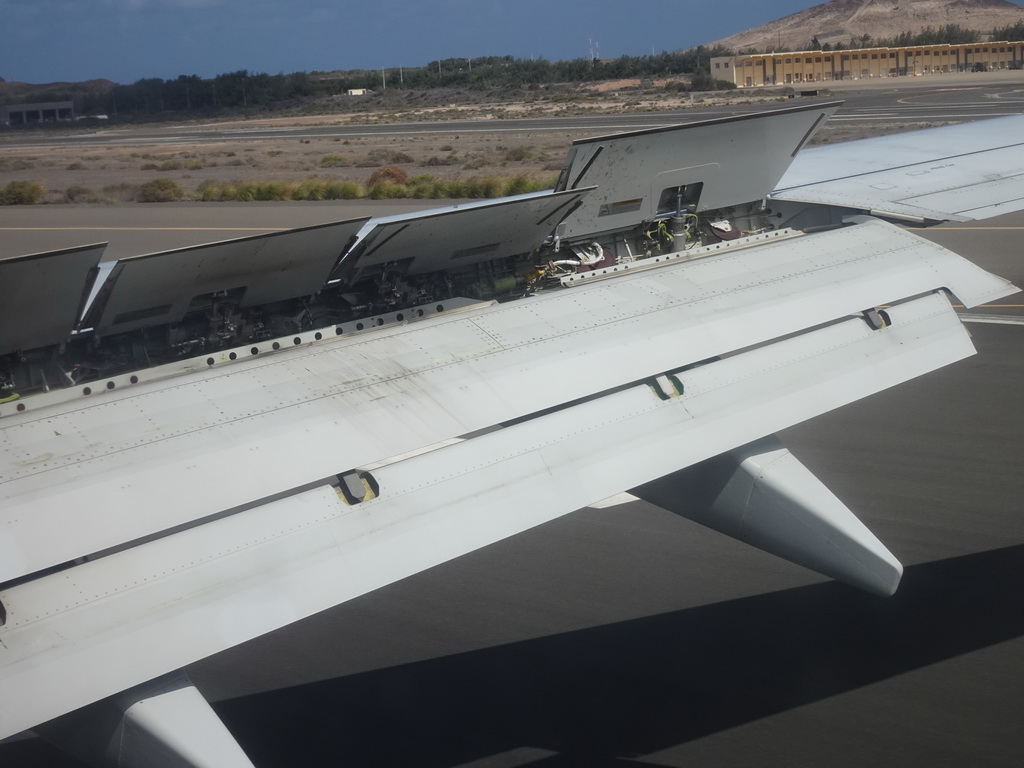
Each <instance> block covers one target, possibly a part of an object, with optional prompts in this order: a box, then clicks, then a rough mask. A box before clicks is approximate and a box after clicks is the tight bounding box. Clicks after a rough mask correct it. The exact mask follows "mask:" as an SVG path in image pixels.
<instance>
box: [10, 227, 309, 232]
mask: <svg viewBox="0 0 1024 768" xmlns="http://www.w3.org/2000/svg"><path fill="white" fill-rule="evenodd" d="M288 229H292V227H0V232H285V231H287V230H288Z"/></svg>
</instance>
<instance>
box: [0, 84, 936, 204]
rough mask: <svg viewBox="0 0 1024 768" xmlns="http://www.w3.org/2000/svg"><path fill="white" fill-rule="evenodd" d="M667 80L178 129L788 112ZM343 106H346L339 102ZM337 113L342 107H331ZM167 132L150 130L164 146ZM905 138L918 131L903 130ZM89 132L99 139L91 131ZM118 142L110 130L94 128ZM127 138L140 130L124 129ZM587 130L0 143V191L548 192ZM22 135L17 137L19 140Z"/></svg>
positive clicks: (53, 198)
mask: <svg viewBox="0 0 1024 768" xmlns="http://www.w3.org/2000/svg"><path fill="white" fill-rule="evenodd" d="M667 82H668V81H657V82H652V81H644V82H642V83H641V82H640V81H637V80H618V81H608V82H604V83H597V84H588V85H586V86H581V87H580V88H578V89H577V90H575V91H572V92H569V93H567V92H566V91H557V92H552V93H550V94H548V95H543V96H540V97H537V98H532V99H530V100H528V101H519V102H516V101H495V100H492V101H484V102H480V101H476V102H473V103H463V104H458V103H454V102H453V103H449V104H444V105H432V106H414V104H415V103H416V100H415V99H412V100H408V99H402V100H391V101H386V100H382V101H381V103H380V105H379V108H378V109H363V110H360V111H357V112H352V111H347V112H344V113H339V114H318V115H284V116H276V117H268V118H258V119H247V120H237V119H236V120H227V121H218V122H216V123H210V124H198V123H189V124H181V125H179V126H174V127H180V128H181V133H182V135H183V138H184V136H185V135H187V133H188V132H189V131H194V130H197V129H202V128H214V129H242V128H250V129H251V128H256V127H260V128H269V127H288V126H309V125H318V126H331V125H338V126H342V125H354V124H380V123H409V122H422V121H438V120H444V119H461V120H467V119H469V120H481V121H486V120H493V119H500V118H512V117H555V116H568V115H576V114H624V113H628V112H657V111H664V110H670V109H680V108H686V107H688V106H693V107H708V106H716V105H721V104H730V103H764V104H765V105H766V106H771V104H772V103H791V102H790V99H789V95H790V93H792V90H791V89H774V90H764V91H759V92H758V93H756V94H755V93H750V92H739V91H731V92H724V93H721V94H690V93H687V92H680V93H670V92H668V91H666V90H665V85H666V84H667ZM339 98H344V97H339ZM339 109H340V107H339ZM168 127H171V126H168V125H161V126H154V129H155V130H160V132H161V134H164V135H166V129H167V128H168ZM908 127H925V126H923V125H921V126H908ZM91 130H93V131H95V129H91ZM101 130H104V132H109V134H110V135H111V136H116V134H117V131H118V129H116V128H111V129H101ZM131 130H132V132H133V133H137V132H138V131H139V127H138V126H132V127H131ZM865 131H866V128H865V129H851V128H845V129H839V128H835V129H830V128H826V130H825V131H823V139H824V140H825V141H832V140H835V141H845V140H849V139H853V138H859V137H860V135H863V134H864V133H865ZM585 133H586V132H584V131H564V132H560V131H545V132H543V133H539V132H529V131H524V132H521V133H477V132H474V133H465V132H463V133H461V134H460V133H457V132H453V133H451V134H429V135H419V136H414V135H402V136H387V135H383V136H362V137H351V138H349V137H330V136H325V137H311V138H303V137H294V138H268V139H265V140H263V139H256V140H248V139H247V140H241V141H224V142H222V143H202V144H199V143H191V142H188V141H186V140H183V141H182V142H181V143H166V142H165V141H162V142H161V143H159V144H157V143H153V144H147V143H146V142H145V141H144V140H142V141H139V140H136V139H133V140H132V141H131V142H130V143H129V142H126V143H122V144H112V145H109V146H102V147H97V146H92V147H82V146H75V145H74V143H73V142H69V143H68V144H66V145H63V146H55V147H45V148H40V147H21V146H17V145H14V144H8V143H6V142H4V140H3V137H0V188H2V187H3V186H4V185H6V184H7V183H8V182H10V181H15V180H18V181H21V180H25V181H38V182H41V183H42V184H43V185H44V187H45V188H46V190H47V196H46V201H47V202H66V201H68V200H69V198H71V200H72V201H77V202H95V201H108V202H121V201H126V200H132V199H135V197H134V196H135V195H136V194H137V191H138V186H139V185H141V184H143V183H144V182H146V181H150V180H152V179H156V178H170V179H173V180H175V181H176V182H178V184H180V185H181V187H182V188H183V189H184V190H185V192H186V194H188V195H190V196H194V195H196V194H197V191H198V190H199V189H200V188H201V187H202V185H203V184H204V183H209V182H224V183H229V184H230V183H238V182H245V181H294V182H298V181H302V180H305V179H310V178H318V179H326V180H330V181H354V182H358V183H361V184H366V183H367V181H368V180H369V178H370V176H371V174H373V172H374V171H375V170H376V169H378V168H380V167H383V166H389V165H394V166H398V167H400V168H401V169H402V170H403V171H404V172H405V173H406V174H407V175H408V176H409V177H415V176H417V175H421V174H429V175H431V176H433V177H435V178H438V179H454V178H467V177H478V176H494V175H496V176H507V177H511V176H517V175H521V174H522V175H527V176H531V177H535V178H540V179H543V180H549V179H550V180H551V181H553V180H554V178H555V176H556V175H557V173H558V171H559V170H560V168H561V165H562V160H563V159H564V157H565V154H566V151H567V148H568V146H569V144H570V143H571V142H572V141H573V140H574V139H576V138H580V137H582V136H583V135H585ZM23 136H24V134H23V133H21V132H19V136H18V137H19V138H21V137H23Z"/></svg>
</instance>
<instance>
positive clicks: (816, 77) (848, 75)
mask: <svg viewBox="0 0 1024 768" xmlns="http://www.w3.org/2000/svg"><path fill="white" fill-rule="evenodd" d="M1022 67H1024V42H1019V41H1018V42H1013V43H1010V42H989V43H962V44H957V45H949V44H943V45H918V46H913V47H907V48H852V49H849V50H842V51H789V52H786V53H748V54H741V55H739V56H720V57H716V58H713V59H711V76H712V77H714V78H716V79H718V80H727V81H730V82H733V83H735V84H736V85H737V86H739V87H740V88H752V87H755V86H762V85H796V84H806V83H827V82H830V81H833V80H858V79H874V78H880V77H906V76H915V75H931V74H938V73H945V72H979V71H988V70H994V69H1020V68H1022Z"/></svg>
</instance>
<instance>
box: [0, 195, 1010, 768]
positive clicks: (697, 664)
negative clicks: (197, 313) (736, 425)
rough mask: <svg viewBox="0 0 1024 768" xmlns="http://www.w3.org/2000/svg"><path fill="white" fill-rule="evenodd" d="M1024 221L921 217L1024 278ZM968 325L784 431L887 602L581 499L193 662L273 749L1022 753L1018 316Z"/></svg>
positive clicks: (484, 754)
mask: <svg viewBox="0 0 1024 768" xmlns="http://www.w3.org/2000/svg"><path fill="white" fill-rule="evenodd" d="M400 207H402V206H401V204H399V205H385V206H384V207H383V208H381V209H379V210H378V209H376V208H375V209H373V211H370V209H368V208H366V204H363V205H362V206H353V205H352V204H337V203H334V204H317V205H313V206H307V205H300V204H287V203H285V204H280V203H279V204H266V205H257V204H241V205H225V206H221V205H209V204H202V205H193V206H120V207H119V206H113V207H102V208H90V207H66V206H41V207H39V208H33V209H17V210H15V209H6V210H5V209H2V208H0V228H3V227H6V226H7V225H8V224H9V223H10V221H11V219H8V218H6V217H7V215H8V213H9V212H14V213H16V214H17V216H16V218H17V219H18V220H19V221H22V222H27V221H29V219H28V218H26V217H31V223H32V224H33V225H34V227H35V228H34V229H31V230H29V229H24V230H21V231H20V233H19V234H18V235H17V237H18V238H19V239H18V241H17V243H18V248H20V249H21V252H32V251H39V250H46V249H48V248H50V247H52V245H51V243H52V241H51V240H50V239H49V238H51V237H53V236H54V231H56V232H57V233H58V234H59V236H60V237H65V236H67V237H73V238H74V239H73V240H72V241H70V242H71V243H82V242H89V241H94V240H97V239H109V240H110V241H111V248H112V249H113V250H115V251H118V252H120V251H121V250H124V249H129V250H130V249H131V248H135V247H137V244H138V243H140V242H144V243H145V244H146V248H145V250H148V251H154V250H161V249H164V248H168V247H180V246H181V245H186V244H189V243H194V242H205V241H206V240H209V239H215V238H211V228H218V231H219V232H220V233H228V232H238V231H241V230H245V231H246V232H249V230H253V231H255V230H259V229H261V228H263V229H264V231H265V229H267V228H277V227H279V226H281V227H285V226H298V225H304V224H313V223H319V222H322V221H330V220H337V219H343V218H352V217H354V216H359V215H368V214H369V212H374V213H378V214H379V213H381V212H394V211H395V210H396V209H397V208H400ZM356 210H358V211H359V212H358V213H354V211H356ZM171 224H173V225H174V227H173V228H172V227H171ZM89 226H96V227H99V228H98V229H84V228H85V227H89ZM62 227H64V229H62ZM1022 232H1024V214H1014V215H1008V216H1003V217H1000V218H997V219H992V220H989V221H987V222H982V223H979V224H972V225H953V226H951V225H947V226H943V227H939V228H936V229H933V230H927V231H926V232H925V233H924V234H925V236H926V237H928V238H929V239H932V240H935V241H936V242H939V243H941V244H943V245H946V246H948V247H951V248H953V249H954V250H957V251H958V252H959V253H962V254H964V255H966V256H968V257H969V258H971V259H972V260H974V261H975V262H976V263H978V264H980V265H981V266H983V267H985V268H987V269H990V270H992V271H995V272H997V273H998V274H1001V275H1002V276H1004V277H1007V278H1009V279H1011V280H1013V281H1015V282H1016V283H1017V284H1019V285H1024V258H1022V256H1021V247H1020V244H1021V242H1022V240H1021V234H1022ZM86 233H88V235H89V236H87V237H84V239H83V236H84V235H85V234H86ZM214 234H216V233H214ZM92 235H96V236H95V237H93V236H92ZM228 236H233V235H228ZM11 237H13V235H12V233H11V232H10V230H7V229H4V231H3V238H2V240H3V242H4V247H5V248H6V247H7V246H8V244H9V243H10V242H11V241H10V238H11ZM33 243H35V245H33ZM44 243H45V245H43V244H44ZM26 245H27V246H28V248H27V249H26ZM1021 305H1024V296H1022V295H1021V294H1018V295H1016V296H1011V297H1008V298H1006V299H1003V300H1001V301H1000V302H999V303H998V306H992V307H987V308H982V309H979V310H971V314H972V315H977V314H985V313H988V314H992V315H997V316H1010V317H1015V318H1017V319H1020V318H1022V317H1024V311H1022V306H1021ZM969 327H970V330H971V332H972V334H973V336H974V340H975V344H976V346H977V347H978V350H979V354H978V355H977V356H975V357H973V358H970V359H968V360H966V361H963V362H961V363H958V364H956V365H953V366H951V367H949V368H946V369H943V370H941V371H939V372H936V373H934V374H931V375H929V376H925V377H923V378H920V379H917V380H914V381H912V382H910V383H908V384H905V385H903V386H900V387H897V388H895V389H892V390H889V391H887V392H884V393H881V394H879V395H876V396H874V397H872V398H869V399H867V400H863V401H860V402H858V403H855V404H853V405H850V406H847V407H845V408H842V409H840V410H838V411H834V412H832V413H829V414H826V415H825V416H823V417H819V418H817V419H814V420H812V421H810V422H808V423H806V424H803V425H799V426H797V427H793V428H791V429H789V430H787V431H786V432H785V433H783V434H782V435H781V436H782V438H783V441H784V442H785V443H786V444H787V445H788V446H789V447H790V448H791V449H792V450H793V451H794V453H795V454H796V455H797V456H798V457H799V458H800V459H801V460H802V461H804V463H805V464H807V465H808V466H809V467H810V468H811V469H812V470H813V471H814V472H815V473H816V474H817V475H818V476H819V477H820V478H822V480H824V481H825V482H826V484H827V485H828V486H829V487H830V488H831V489H832V490H833V491H834V492H835V493H836V494H837V495H838V496H839V497H840V498H841V499H843V500H844V501H845V502H846V503H847V504H848V506H850V507H851V508H852V509H853V510H854V511H855V512H857V513H858V515H859V516H860V517H861V518H862V520H864V522H865V523H866V524H867V525H868V526H869V527H870V528H871V529H872V530H873V531H874V532H875V533H876V534H877V535H878V536H879V538H880V539H881V540H882V541H883V542H884V543H885V544H886V545H887V546H888V547H889V548H890V549H891V550H892V551H893V552H894V553H895V554H896V556H897V557H898V558H899V559H900V560H901V561H902V562H903V563H904V564H905V566H906V573H905V575H904V578H903V582H902V585H901V587H900V590H899V592H898V593H897V594H896V596H895V597H893V598H891V599H889V600H883V599H879V598H874V597H870V596H867V595H862V594H860V593H858V592H857V591H855V590H853V589H850V588H848V587H845V586H842V585H839V584H836V583H833V582H830V581H828V580H826V579H824V578H822V577H819V576H817V575H816V574H813V573H810V572H808V571H805V570H803V569H800V568H798V567H796V566H793V565H790V564H788V563H786V562H783V561H781V560H778V559H776V558H773V557H771V556H769V555H765V554H763V553H760V552H758V551H756V550H754V549H751V548H749V547H746V546H745V545H742V544H739V543H737V542H734V541H733V540H731V539H728V538H725V537H723V536H720V535H719V534H716V533H713V532H711V531H708V530H705V529H703V528H701V527H700V526H697V525H695V524H693V523H690V522H688V521H686V520H682V519H680V518H676V517H675V516H673V515H671V514H669V513H666V512H664V511H662V510H659V509H657V508H655V507H652V506H650V505H647V504H645V503H642V502H632V503H627V504H624V505H619V506H614V507H609V508H605V509H590V508H588V509H584V510H581V511H578V512H575V513H573V514H571V515H568V516H566V517H564V518H562V519H559V520H557V521H554V522H552V523H550V524H547V525H544V526H541V527H539V528H536V529H534V530H532V531H529V532H527V533H525V534H522V535H520V536H517V537H515V538H512V539H509V540H507V541H504V542H500V543H498V544H495V545H493V546H491V547H488V548H486V549H483V550H480V551H477V552H475V553H472V554H470V555H467V556H466V557H463V558H460V559H458V560H455V561H452V562H450V563H447V564H445V565H442V566H439V567H437V568H434V569H431V570H430V571H427V572H424V573H421V574H419V575H417V576H415V577H413V578H410V579H407V580H405V581H402V582H399V583H396V584H393V585H391V586H389V587H387V588H385V589H381V590H379V591H377V592H374V593H372V594H369V595H366V596H364V597H361V598H359V599H357V600H353V601H351V602H349V603H346V604H343V605H341V606H338V607H336V608H334V609H332V610H329V611H325V612H324V613H321V614H318V615H316V616H314V617H312V618H310V619H307V620H305V621H302V622H299V623H297V624H294V625H291V626H289V627H286V628H284V629H282V630H280V631H277V632H274V633H272V634H270V635H267V636H264V637H262V638H259V639H257V640H255V641H253V642H251V643H248V644H245V645H243V646H241V647H239V648H236V649H232V650H229V651H225V652H224V653H221V654H218V655H217V656H214V657H211V658H209V659H206V660H204V661H202V662H200V663H198V664H195V665H193V666H192V667H191V668H190V669H189V670H188V671H189V674H190V675H191V676H192V678H193V680H194V681H195V683H196V684H197V686H198V687H199V688H200V690H202V691H203V692H204V693H205V694H206V695H207V696H208V697H209V698H210V699H211V700H213V701H215V702H217V703H216V708H217V710H218V712H219V713H220V715H221V716H222V717H223V719H224V720H225V722H226V723H227V724H228V725H229V727H230V728H231V730H232V731H233V732H234V733H235V735H236V736H237V738H238V739H239V741H240V742H241V743H242V745H243V747H244V748H245V749H246V750H247V751H248V752H249V754H250V756H251V757H252V758H253V759H254V761H255V762H256V764H257V765H258V766H260V768H265V767H269V766H307V765H308V766H438V767H441V766H444V767H446V768H451V767H454V766H488V767H489V768H506V767H509V768H510V767H511V766H533V767H535V768H540V767H541V766H543V768H555V767H560V766H687V767H692V766H726V765H727V766H733V765H757V766H822V765H828V766H850V767H851V768H853V767H854V766H856V767H857V768H861V767H862V766H863V765H865V764H872V763H874V764H882V765H900V766H928V767H929V768H941V767H943V766H949V767H950V768H954V767H955V768H962V766H968V765H970V766H1016V765H1019V764H1020V761H1021V758H1022V756H1024V732H1022V730H1021V728H1020V713H1021V712H1022V711H1024V610H1022V608H1024V606H1022V598H1021V595H1022V594H1024V514H1022V510H1021V501H1020V500H1021V499H1022V498H1024V471H1022V459H1024V450H1022V447H1024V441H1022V436H1024V403H1022V397H1021V383H1020V382H1021V381H1022V380H1024V327H1021V326H1020V325H1013V324H1010V325H996V324H983V323H971V324H970V326H969ZM0 765H3V766H5V768H23V767H27V766H54V767H55V768H60V767H61V766H68V767H69V768H70V767H71V766H77V765H78V763H76V762H74V761H71V760H70V759H68V758H65V757H63V756H62V755H61V754H60V753H59V752H56V751H55V750H53V749H52V748H50V747H48V746H47V745H46V744H44V743H42V742H40V741H38V740H28V741H19V742H14V743H9V744H5V745H0Z"/></svg>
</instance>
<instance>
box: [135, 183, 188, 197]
mask: <svg viewBox="0 0 1024 768" xmlns="http://www.w3.org/2000/svg"><path fill="white" fill-rule="evenodd" d="M184 197H185V192H184V190H182V188H181V185H179V184H178V182H176V181H175V180H174V179H166V178H160V179H153V180H152V181H147V182H146V183H145V184H143V185H142V186H141V187H139V202H140V203H176V202H178V201H179V200H181V199H183V198H184Z"/></svg>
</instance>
